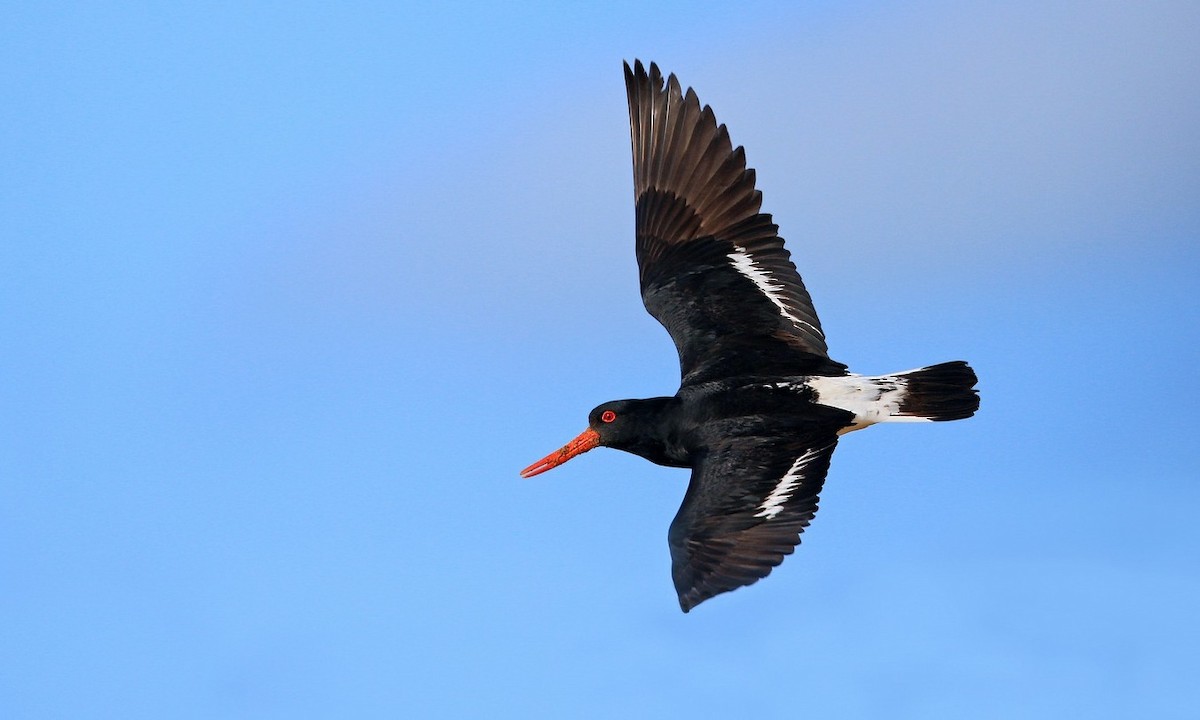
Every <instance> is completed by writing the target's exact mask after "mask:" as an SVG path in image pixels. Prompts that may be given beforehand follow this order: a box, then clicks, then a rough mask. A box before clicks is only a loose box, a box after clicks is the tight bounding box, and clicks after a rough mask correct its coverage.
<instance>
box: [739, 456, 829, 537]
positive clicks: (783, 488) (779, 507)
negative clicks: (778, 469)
mask: <svg viewBox="0 0 1200 720" xmlns="http://www.w3.org/2000/svg"><path fill="white" fill-rule="evenodd" d="M827 447H828V446H826V447H821V448H814V449H812V450H809V451H808V452H806V453H804V454H803V455H801V456H800V457H798V458H796V462H794V463H792V469H791V470H788V471H787V473H786V474H785V475H784V476H783V479H782V480H780V481H779V484H778V485H776V486H775V489H774V490H772V491H771V494H770V495H768V496H767V497H766V499H765V500H763V501H762V504H761V505H759V506H758V512H757V513H755V514H754V517H761V518H766V519H768V520H770V519H771V518H773V517H775V516H776V515H778V514H779V513H781V512H783V505H784V503H786V502H787V501H788V499H789V498H791V496H792V491H793V490H795V489H796V486H797V485H799V484H800V482H801V481H803V480H804V469H805V468H806V467H808V464H809V463H810V462H812V461H813V460H815V459H816V458H817V456H818V455H820V454H821V453H822V452H824V451H825V450H826V448H827Z"/></svg>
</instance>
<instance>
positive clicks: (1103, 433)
mask: <svg viewBox="0 0 1200 720" xmlns="http://www.w3.org/2000/svg"><path fill="white" fill-rule="evenodd" d="M0 25H2V26H3V27H5V28H6V29H7V30H6V40H5V42H4V43H3V44H0V98H3V102H0V218H2V219H3V222H2V223H0V337H2V338H4V341H3V343H2V344H0V408H3V412H0V616H3V617H4V618H6V621H5V622H4V623H3V625H2V626H0V717H4V718H6V719H13V720H16V719H25V718H28V719H31V720H32V719H34V718H37V719H39V720H40V719H45V718H92V717H95V718H103V717H121V718H143V717H144V718H212V717H223V718H225V717H228V718H242V717H244V718H272V717H279V718H296V717H314V718H345V717H356V718H374V717H380V718H384V717H446V718H454V717H485V716H486V717H514V718H517V717H521V718H524V717H539V716H541V717H597V718H601V717H623V718H637V717H646V718H655V717H681V716H688V717H735V716H745V717H750V716H753V715H761V716H764V717H795V716H806V717H822V718H876V717H894V718H908V717H912V718H962V717H971V718H1012V717H1022V718H1062V717H1088V718H1124V717H1154V718H1189V717H1194V713H1195V712H1196V708H1197V707H1200V690H1197V689H1196V684H1195V678H1196V676H1197V675H1198V674H1200V623H1197V621H1196V608H1197V607H1200V561H1198V560H1200V526H1198V525H1197V523H1196V521H1195V517H1196V508H1197V507H1200V482H1197V481H1198V480H1200V477H1198V475H1200V451H1198V447H1200V445H1198V444H1197V441H1196V435H1197V431H1198V430H1200V420H1198V419H1197V413H1196V411H1195V409H1194V408H1193V407H1192V405H1193V403H1194V400H1193V399H1192V395H1193V394H1194V392H1193V389H1192V384H1191V382H1190V380H1188V377H1189V375H1188V373H1189V372H1192V371H1194V369H1195V368H1196V366H1197V363H1198V361H1200V327H1198V325H1200V323H1198V321H1197V304H1196V300H1195V298H1196V296H1197V295H1196V294H1197V290H1198V289H1200V288H1198V286H1200V195H1198V194H1197V188H1200V135H1198V134H1197V132H1196V128H1198V127H1200V86H1198V85H1197V83H1196V69H1197V68H1198V67H1200V8H1197V6H1196V5H1195V4H1193V3H1183V2H1179V3H1171V2H1146V3H1141V2H1138V3H1135V2H1110V3H1100V4H1096V3H1082V2H1053V3H1033V2H1015V3H1007V4H1004V5H1002V6H999V7H995V6H992V5H991V4H986V3H950V2H915V3H906V4H904V5H903V7H900V6H898V5H897V4H891V3H866V2H842V3H832V2H816V3H806V4H805V6H804V8H795V7H792V6H791V5H790V4H776V3H765V2H751V3H747V4H741V5H739V6H738V7H737V8H736V9H735V8H733V7H731V6H728V4H716V3H711V4H708V3H702V4H699V5H696V4H693V3H688V4H684V3H665V4H662V5H660V6H657V7H655V8H647V7H645V6H644V4H642V3H632V2H624V3H622V2H618V3H611V4H608V5H607V6H606V7H605V8H604V9H585V8H582V7H568V6H563V5H560V4H549V3H545V4H530V5H524V6H522V7H520V8H506V9H486V8H480V7H478V6H475V5H473V4H469V3H463V4H451V5H446V6H445V7H443V8H441V9H433V8H430V7H406V6H404V5H403V4H390V3H379V4H373V3H351V4H343V5H340V6H338V7H337V9H332V8H330V7H325V6H322V5H319V4H296V5H277V4H270V3H260V4H255V5H253V6H252V7H249V8H247V7H245V6H243V4H239V3H228V4H216V5H212V6H205V7H203V8H200V7H196V8H173V9H168V8H159V7H156V6H154V5H149V6H139V7H130V6H129V5H128V4H124V3H111V4H89V5H86V6H83V7H79V6H74V5H72V4H56V3H38V4H27V5H26V6H24V7H22V6H19V5H17V4H9V5H7V6H5V7H4V8H2V9H0ZM635 57H636V58H640V59H642V60H644V61H647V62H648V61H651V60H653V61H656V62H658V63H659V65H660V66H661V67H662V68H663V69H664V71H666V72H674V73H676V74H677V75H678V76H679V78H680V80H681V82H682V84H683V85H684V86H685V87H686V86H692V87H694V88H695V89H696V91H697V93H698V94H699V96H700V100H701V102H703V103H707V104H711V105H712V107H713V109H714V110H715V112H716V115H717V118H718V120H719V121H720V122H723V123H726V124H727V125H728V126H729V129H730V133H731V135H732V138H733V142H734V143H735V144H740V145H744V146H745V147H746V152H747V159H748V163H749V165H750V166H751V167H753V168H755V170H756V171H757V175H758V186H759V188H760V189H761V190H763V194H764V204H763V208H764V211H765V212H769V213H772V214H773V215H774V218H775V221H776V222H777V223H779V225H780V228H781V229H780V233H781V235H783V237H785V238H786V239H787V242H788V247H789V248H790V249H791V251H792V253H793V259H794V260H795V262H796V264H797V266H798V267H799V268H800V272H801V274H802V275H803V277H804V280H805V282H806V284H807V286H808V288H809V290H810V291H811V294H812V296H813V299H814V302H815V303H816V307H817V310H818V312H819V313H820V316H821V321H822V324H823V325H824V327H825V330H826V333H827V335H828V340H829V346H830V351H831V355H832V356H833V357H834V358H835V359H837V360H840V361H842V362H846V363H848V364H849V365H850V366H851V368H852V369H853V370H855V371H857V372H861V373H867V374H878V373H884V372H888V371H895V370H903V369H908V368H913V367H918V366H921V365H926V364H931V363H934V362H940V361H946V360H953V359H965V360H968V361H969V362H970V363H971V364H972V366H973V367H975V369H976V371H977V372H978V374H979V377H980V383H979V387H980V390H981V396H982V407H981V410H980V412H979V414H978V415H977V416H976V417H975V418H973V419H971V420H969V421H966V422H958V423H946V424H939V425H936V426H917V425H914V426H892V427H878V428H872V429H870V430H868V431H866V432H862V433H856V434H854V435H852V436H850V437H847V438H845V439H844V441H843V442H842V443H840V446H839V449H838V451H837V452H836V453H835V455H834V458H833V463H832V468H831V470H830V473H829V478H828V481H827V483H826V486H825V491H824V492H823V493H822V500H821V511H820V512H819V513H818V515H817V517H816V519H815V521H814V523H813V526H812V527H811V528H810V529H809V531H808V532H807V533H806V534H805V536H804V543H803V544H802V545H801V547H800V548H799V549H798V550H797V552H796V554H795V555H793V556H792V557H790V558H789V559H787V560H786V561H785V562H784V564H783V565H782V566H781V567H779V568H778V569H776V571H775V572H774V573H773V574H772V575H771V576H770V577H769V578H767V579H766V580H764V581H762V582H760V583H758V584H757V585H754V586H752V587H750V588H745V589H742V590H739V591H737V592H734V593H731V594H727V595H724V596H721V597H718V598H715V599H713V600H711V601H709V602H707V603H705V604H703V605H701V606H700V607H698V608H697V609H696V610H694V611H693V612H692V613H690V614H688V615H683V614H682V613H680V612H679V609H678V606H677V604H676V600H675V597H674V592H673V589H672V586H671V579H670V572H669V555H668V550H667V545H666V531H667V526H668V524H669V522H670V520H671V518H672V517H673V515H674V513H675V510H676V509H677V507H678V504H679V502H680V500H681V499H682V497H683V492H684V488H685V486H686V481H687V473H686V472H684V471H679V470H672V469H667V468H660V467H657V466H654V465H651V464H649V463H646V462H645V461H643V460H640V459H639V458H636V457H633V456H630V455H625V454H623V453H618V452H614V451H610V450H597V451H594V452H592V453H590V454H588V455H587V456H584V457H581V458H579V459H576V460H573V461H572V462H571V463H569V464H567V465H565V466H563V467H561V468H558V469H556V470H554V471H552V472H551V473H548V474H546V475H542V476H539V477H537V478H534V479H531V480H521V479H520V478H519V477H518V475H517V473H518V471H519V470H520V468H522V467H524V466H526V465H527V464H529V463H530V462H533V461H534V460H536V459H538V458H540V457H542V456H543V455H545V454H546V453H547V452H549V451H551V450H553V449H555V448H557V447H559V446H560V445H561V444H562V443H564V442H565V441H566V440H568V439H569V438H571V437H574V436H575V435H576V434H577V433H578V432H579V431H580V430H582V429H583V427H584V426H585V424H586V421H587V420H586V419H587V413H588V411H589V410H590V409H591V408H592V407H594V406H595V405H597V404H599V403H600V402H603V401H605V400H610V399H616V398H626V397H645V396H654V395H664V394H670V393H672V392H674V390H675V388H676V387H677V385H678V379H679V378H678V365H677V360H676V356H675V354H674V349H673V347H672V345H671V342H670V339H669V338H668V336H667V335H666V333H665V331H664V330H663V329H662V328H661V327H660V326H659V325H658V324H657V323H656V322H655V321H654V320H653V319H652V318H650V317H649V316H648V315H647V314H646V313H645V311H644V309H643V308H642V306H641V302H640V299H639V297H638V294H637V278H636V265H635V260H634V255H633V206H632V200H633V198H632V195H633V193H632V178H631V170H630V156H629V136H628V116H627V112H626V108H625V90H624V85H623V80H622V75H621V61H622V60H630V61H632V60H633V59H634V58H635Z"/></svg>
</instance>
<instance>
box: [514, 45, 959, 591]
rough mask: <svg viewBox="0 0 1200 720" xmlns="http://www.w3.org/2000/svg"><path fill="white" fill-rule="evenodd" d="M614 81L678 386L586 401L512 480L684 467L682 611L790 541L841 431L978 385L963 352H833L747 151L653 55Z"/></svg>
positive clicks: (935, 412) (918, 416) (913, 412)
mask: <svg viewBox="0 0 1200 720" xmlns="http://www.w3.org/2000/svg"><path fill="white" fill-rule="evenodd" d="M625 87H626V91H627V93H628V96H629V126H630V133H631V136H632V139H633V182H634V192H635V195H636V197H637V205H636V213H637V218H636V230H637V241H636V248H637V261H638V273H639V277H640V280H641V289H642V301H643V302H644V303H645V305H646V309H647V310H648V311H649V312H650V314H651V315H653V316H654V317H655V318H657V319H658V321H659V322H661V323H662V324H663V325H664V326H665V327H666V328H667V332H668V333H670V335H671V339H672V340H674V341H675V347H676V349H677V350H678V351H679V368H680V374H681V375H682V380H681V382H680V386H679V391H678V392H676V393H675V395H674V396H673V397H658V398H650V399H646V400H615V401H613V402H607V403H604V404H603V405H601V406H599V407H597V408H596V409H595V410H592V412H591V414H590V415H589V416H588V429H587V430H584V431H583V433H582V434H580V435H579V437H577V438H575V439H574V440H572V441H571V442H570V443H568V444H567V445H566V446H565V447H563V448H562V449H560V450H558V451H557V452H554V453H551V454H550V455H548V456H546V457H545V458H542V459H541V460H539V461H538V462H536V463H534V464H532V465H530V466H529V467H527V468H525V469H524V470H522V471H521V476H522V477H532V476H534V475H537V474H539V473H542V472H545V471H546V470H549V469H551V468H553V467H556V466H558V465H561V464H562V463H564V462H566V461H567V460H569V459H571V458H573V457H575V456H576V455H579V454H581V453H584V452H587V451H588V450H591V449H592V448H595V447H598V446H605V447H611V448H617V449H618V450H625V451H627V452H631V453H635V454H637V455H640V456H642V457H644V458H646V459H647V460H649V461H651V462H654V463H658V464H659V465H667V466H670V467H685V468H691V469H692V477H691V482H690V483H689V485H688V489H687V493H686V494H685V495H684V498H683V505H682V506H681V507H680V508H679V512H678V513H677V514H676V515H675V519H674V520H673V521H672V522H671V529H670V531H669V533H668V541H669V544H670V547H671V575H672V577H673V578H674V581H675V589H676V591H677V592H678V594H679V605H680V607H682V608H683V611H684V612H687V611H688V610H691V609H692V608H693V607H695V606H696V605H697V604H699V603H701V602H703V601H704V600H707V599H708V598H711V597H713V596H714V595H718V594H720V593H723V592H727V591H729V590H735V589H737V588H739V587H741V586H743V585H749V584H751V583H753V582H755V581H757V580H758V579H759V578H762V577H765V576H766V575H767V574H768V573H770V572H771V569H772V568H774V567H775V566H776V565H778V564H779V563H780V562H782V561H783V558H784V556H785V555H788V554H790V553H791V552H792V550H793V549H794V548H795V546H796V545H797V544H798V543H799V542H800V533H802V532H803V531H804V528H805V527H807V526H808V524H809V522H810V521H811V520H812V518H813V515H814V514H816V512H817V496H818V494H819V493H820V491H821V485H822V484H823V483H824V481H825V474H826V472H827V471H828V470H829V458H830V456H831V455H832V454H833V449H834V447H835V446H836V445H837V441H838V437H839V436H840V435H843V434H845V433H847V432H850V431H852V430H859V429H861V428H864V427H867V426H868V425H873V424H875V423H879V422H926V421H938V420H960V419H962V418H967V417H970V416H971V415H973V414H974V413H975V411H976V410H977V409H978V407H979V395H978V392H977V391H976V390H975V389H974V385H975V382H976V378H975V373H974V371H972V370H971V368H970V367H969V366H968V365H967V364H966V363H965V362H961V361H956V362H948V363H942V364H940V365H933V366H930V367H924V368H920V369H917V370H909V371H907V372H900V373H895V374H892V375H882V376H877V377H868V376H863V375H855V374H852V373H850V372H848V370H847V368H846V366H845V365H843V364H842V363H840V362H837V361H836V360H833V359H831V358H830V357H829V353H828V349H827V347H826V345H825V334H824V332H822V330H821V323H820V321H818V320H817V313H816V310H814V309H813V304H812V299H811V298H810V297H809V294H808V291H807V290H805V288H804V283H803V282H802V281H801V280H800V275H799V274H798V273H797V272H796V266H795V265H793V264H792V262H791V259H790V255H789V253H788V251H787V250H786V249H784V247H783V239H782V238H780V237H779V235H778V234H777V233H778V229H779V228H778V226H777V225H775V224H774V223H772V222H771V216H770V215H767V214H765V213H761V212H759V208H760V206H761V204H762V194H761V193H760V192H759V191H758V190H756V189H755V188H754V170H752V169H748V168H747V167H746V156H745V153H744V151H743V150H742V148H741V147H738V148H737V149H734V148H733V146H732V144H731V143H730V140H729V133H728V131H727V130H726V129H725V126H724V125H718V124H717V121H716V118H715V117H714V115H713V112H712V109H711V108H709V107H708V106H707V105H706V106H704V107H703V108H701V106H700V101H699V100H698V99H697V97H696V93H695V92H694V91H692V89H691V88H689V89H688V91H687V92H686V93H684V92H682V90H681V89H680V86H679V81H678V80H676V78H675V76H674V75H673V74H672V75H671V76H670V77H669V78H668V79H667V81H666V83H665V85H664V82H663V77H662V73H661V72H659V69H658V66H657V65H655V64H654V63H651V64H650V70H649V72H647V71H646V69H645V68H644V67H643V66H642V63H641V61H635V62H634V65H633V67H632V68H630V67H629V64H628V63H625Z"/></svg>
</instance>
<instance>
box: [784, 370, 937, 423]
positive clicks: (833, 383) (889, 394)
mask: <svg viewBox="0 0 1200 720" xmlns="http://www.w3.org/2000/svg"><path fill="white" fill-rule="evenodd" d="M909 372H911V371H909ZM905 374H906V373H897V374H895V375H879V376H876V377H868V376H866V375H840V376H836V377H825V376H814V377H808V378H805V379H804V381H803V382H801V383H798V384H793V383H776V384H775V387H791V388H794V389H797V390H799V389H801V388H809V389H811V390H812V391H813V393H814V394H815V396H816V397H815V398H814V400H815V402H817V403H818V404H820V405H825V406H827V407H833V408H837V409H839V410H845V411H847V412H850V413H853V414H854V424H853V425H851V426H850V427H847V428H845V429H843V430H842V431H841V433H839V434H844V433H848V432H851V431H853V430H861V429H862V428H865V427H867V426H869V425H874V424H875V423H881V422H931V421H930V419H929V418H927V417H921V416H919V415H903V414H901V413H900V407H901V405H903V403H904V397H905V394H906V393H907V387H908V381H907V380H905V379H904V377H903V375H905Z"/></svg>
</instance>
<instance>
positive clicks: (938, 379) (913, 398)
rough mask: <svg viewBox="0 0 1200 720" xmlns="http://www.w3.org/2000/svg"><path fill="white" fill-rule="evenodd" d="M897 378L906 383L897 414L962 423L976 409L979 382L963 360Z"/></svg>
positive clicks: (977, 406)
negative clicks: (960, 421)
mask: <svg viewBox="0 0 1200 720" xmlns="http://www.w3.org/2000/svg"><path fill="white" fill-rule="evenodd" d="M897 377H900V378H903V379H904V381H905V387H904V399H903V400H901V401H900V408H899V410H898V411H897V412H896V414H897V415H910V416H915V417H922V418H926V419H928V420H962V419H963V418H969V417H971V416H972V415H974V414H975V411H976V410H978V409H979V391H978V390H976V389H975V383H976V382H978V381H979V379H978V378H977V377H975V371H974V370H972V369H971V366H970V365H967V364H966V363H965V362H963V361H962V360H955V361H954V362H947V363H941V364H940V365H930V366H929V367H925V368H921V369H920V370H910V371H909V372H906V373H902V374H900V375H898V376H897Z"/></svg>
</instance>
